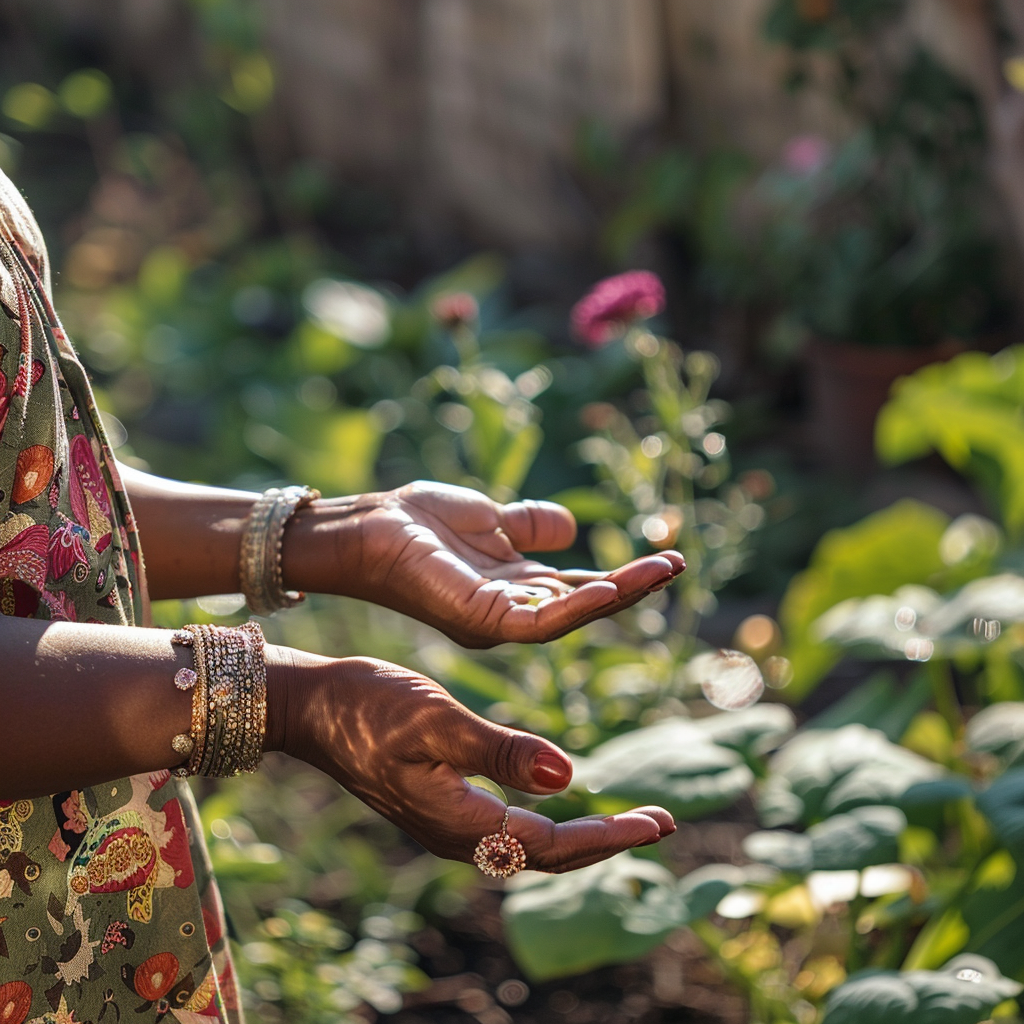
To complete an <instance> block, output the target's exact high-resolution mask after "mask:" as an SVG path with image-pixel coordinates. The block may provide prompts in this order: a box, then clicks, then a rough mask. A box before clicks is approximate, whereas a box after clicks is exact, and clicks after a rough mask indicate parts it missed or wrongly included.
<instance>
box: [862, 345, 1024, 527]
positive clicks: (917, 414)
mask: <svg viewBox="0 0 1024 1024" xmlns="http://www.w3.org/2000/svg"><path fill="white" fill-rule="evenodd" d="M1022 409H1024V347H1021V346H1015V347H1013V348H1008V349H1005V350H1004V351H1002V352H1000V353H999V354H998V355H995V356H988V355H985V354H983V353H980V352H965V353H964V354H963V355H960V356H957V357H956V358H955V359H951V360H950V361H949V362H946V363H936V364H934V365H932V366H926V367H925V368H924V369H922V370H918V371H917V373H915V374H913V375H912V376H910V377H906V378H904V379H903V380H901V381H898V382H897V384H896V386H895V387H894V388H893V397H892V398H891V399H890V401H889V402H888V403H887V404H886V405H885V406H884V407H883V408H882V410H881V412H880V413H879V416H878V420H877V422H876V425H875V447H876V450H877V451H878V454H879V457H880V458H881V459H882V460H883V461H884V462H887V463H889V464H890V465H895V464H897V463H900V462H905V461H907V460H908V459H915V458H919V457H920V456H922V455H927V454H928V453H929V452H930V451H937V452H938V453H939V454H940V455H941V456H942V457H943V458H944V459H945V460H946V461H947V462H948V463H949V464H950V465H951V466H953V467H954V468H956V469H960V470H970V469H972V468H973V466H974V464H975V460H976V458H977V456H979V455H981V456H985V457H987V458H988V459H990V460H991V461H992V463H994V464H995V465H996V466H997V467H998V470H999V473H1000V478H999V480H998V483H997V491H998V495H999V500H1000V504H1001V506H1002V510H1003V517H1004V520H1005V522H1006V526H1007V528H1008V529H1009V530H1010V532H1011V533H1016V534H1019V533H1020V532H1021V530H1022V529H1024V417H1022V416H1021V411H1022Z"/></svg>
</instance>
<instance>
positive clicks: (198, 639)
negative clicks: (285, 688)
mask: <svg viewBox="0 0 1024 1024" xmlns="http://www.w3.org/2000/svg"><path fill="white" fill-rule="evenodd" d="M319 497H320V492H319V491H315V490H313V489H312V488H309V487H286V488H284V489H281V490H279V489H278V488H276V487H275V488H271V489H270V490H268V491H266V492H264V494H263V495H262V496H261V497H260V498H259V499H258V500H257V501H256V503H255V504H254V505H253V508H252V511H251V512H250V514H249V518H248V520H247V521H246V524H245V529H244V531H243V533H242V542H241V551H240V559H239V574H240V577H241V581H242V592H243V593H244V594H245V598H246V602H247V603H248V605H249V608H250V609H251V610H252V611H253V612H255V613H256V614H257V615H272V614H273V613H274V612H276V611H278V610H279V609H281V608H290V607H292V606H293V605H296V604H298V603H299V602H300V601H302V600H303V598H304V595H303V594H301V593H296V592H292V591H287V590H285V589H284V574H283V571H282V567H281V549H282V545H283V540H284V528H285V526H286V525H287V523H288V520H289V519H291V517H292V516H293V515H294V514H295V513H296V512H297V511H298V510H299V509H300V508H304V507H305V506H306V505H308V504H310V502H313V501H315V500H316V499H317V498H319ZM171 639H172V642H173V643H176V644H180V645H182V646H185V647H191V648H192V651H193V654H194V657H195V661H194V666H193V667H192V668H183V669H179V670H178V672H177V673H176V674H175V677H174V685H175V686H177V687H178V688H179V689H181V690H191V691H192V724H191V729H190V731H189V732H188V733H179V734H178V735H177V736H175V737H174V739H173V740H172V741H171V746H172V747H173V748H174V751H175V752H176V753H178V754H180V755H181V756H182V758H184V761H183V762H182V763H181V764H180V765H179V766H178V767H177V768H175V769H174V774H175V775H177V776H178V777H179V778H186V777H188V776H189V775H208V776H214V777H217V778H228V777H230V776H232V775H237V774H238V773H239V772H254V771H256V769H257V768H258V767H259V763H260V759H261V757H262V756H263V742H264V739H265V737H266V731H267V667H266V660H265V658H264V654H263V631H262V630H261V629H260V627H259V626H258V625H257V624H256V623H255V622H246V623H245V624H244V625H241V626H235V627H227V626H195V625H192V626H185V627H184V628H183V629H180V630H178V631H176V632H175V634H174V636H173V637H172V638H171Z"/></svg>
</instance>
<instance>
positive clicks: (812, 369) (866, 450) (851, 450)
mask: <svg viewBox="0 0 1024 1024" xmlns="http://www.w3.org/2000/svg"><path fill="white" fill-rule="evenodd" d="M962 351H964V346H963V345H962V344H961V343H959V342H955V341H950V342H943V343H941V344H939V345H932V346H928V347H925V348H886V347H881V346H880V347H878V348H874V347H870V346H867V345H853V344H849V343H846V342H837V341H825V340H824V339H815V340H813V341H812V342H811V343H810V344H809V345H808V346H807V349H806V352H805V357H806V360H807V394H808V400H809V401H808V404H809V407H810V409H809V411H810V416H809V419H808V443H809V446H810V448H811V451H812V452H813V454H814V455H815V457H816V458H817V460H818V462H820V463H821V465H823V466H825V467H827V468H828V469H832V470H836V471H838V472H843V473H847V474H849V475H853V476H863V475H865V474H867V473H869V472H871V470H872V469H874V468H876V466H877V463H876V461H875V446H874V438H875V418H876V417H877V416H878V412H879V410H880V409H881V408H882V406H883V405H884V404H885V402H886V400H887V399H888V397H889V389H890V388H891V387H892V384H893V382H894V381H895V380H896V378H897V377H903V376H906V375H907V374H909V373H913V372H914V371H915V370H919V369H921V367H922V366H927V365H928V364H929V363H938V362H944V361H945V360H947V359H951V358H952V357H953V356H955V355H957V354H958V353H960V352H962Z"/></svg>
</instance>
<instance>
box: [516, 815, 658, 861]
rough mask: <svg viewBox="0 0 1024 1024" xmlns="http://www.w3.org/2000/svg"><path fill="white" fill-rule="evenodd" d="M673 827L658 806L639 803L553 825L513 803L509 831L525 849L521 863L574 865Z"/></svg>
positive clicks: (637, 843) (648, 841) (647, 840)
mask: <svg viewBox="0 0 1024 1024" xmlns="http://www.w3.org/2000/svg"><path fill="white" fill-rule="evenodd" d="M675 830H676V826H675V822H674V821H673V820H672V816H671V815H670V814H669V813H668V811H666V810H665V809H664V808H662V807H639V808H636V809H634V810H631V811H626V812H624V813H622V814H614V815H610V816H608V817H605V818H600V817H590V818H578V819H577V820H575V821H567V822H563V823H562V824H559V825H556V824H554V823H553V822H551V821H550V820H548V819H547V818H544V817H542V816H541V815H539V814H534V813H533V812H531V811H526V810H522V809H520V808H513V809H512V810H511V812H510V814H509V823H508V831H509V834H510V835H512V836H514V837H515V838H517V839H518V840H519V841H520V842H521V843H522V844H523V848H524V849H525V851H526V866H527V867H528V868H530V869H531V870H533V871H551V872H561V871H574V870H575V869H576V868H583V867H586V866H587V865H589V864H596V863H597V862H598V861H601V860H605V859H607V858H608V857H612V856H614V855H615V854H617V853H622V852H623V851H624V850H630V849H633V848H634V847H638V846H648V845H650V844H651V843H656V842H658V841H659V840H660V839H663V838H665V836H669V835H671V834H672V833H673V832H674V831H675Z"/></svg>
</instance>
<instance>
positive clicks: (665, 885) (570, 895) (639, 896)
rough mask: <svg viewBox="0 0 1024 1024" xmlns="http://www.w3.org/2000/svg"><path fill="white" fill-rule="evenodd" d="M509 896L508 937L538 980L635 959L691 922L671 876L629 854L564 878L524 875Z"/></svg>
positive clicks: (506, 907) (519, 959) (506, 903)
mask: <svg viewBox="0 0 1024 1024" xmlns="http://www.w3.org/2000/svg"><path fill="white" fill-rule="evenodd" d="M508 891H509V895H508V896H507V897H506V898H505V901H504V903H503V904H502V908H501V911H502V917H503V919H504V922H505V935H506V938H507V940H508V945H509V949H510V950H511V952H512V955H513V956H514V957H515V959H516V962H517V963H518V964H519V966H520V967H521V968H522V969H523V971H524V972H525V973H526V974H527V976H528V977H530V978H531V979H532V980H533V981H544V980H546V979H548V978H559V977H564V976H566V975H569V974H579V973H581V972H583V971H587V970H591V969H592V968H594V967H600V966H601V965H603V964H609V963H618V962H621V961H624V960H632V959H634V958H636V957H638V956H642V955H643V954H644V953H646V952H647V951H648V950H651V949H653V948H654V947H655V946H657V945H659V944H660V943H661V941H662V940H663V939H664V938H665V936H666V935H667V934H668V933H669V932H670V931H672V929H674V928H677V927H679V926H680V925H682V924H685V923H686V921H687V920H688V917H687V906H686V902H685V900H684V899H683V898H682V897H681V896H680V895H679V894H678V892H677V889H676V881H675V878H674V877H673V876H672V874H671V873H670V872H669V871H667V870H666V869H665V868H663V867H661V866H660V865H659V864H655V863H653V862H652V861H647V860H640V859H638V858H636V857H633V856H631V855H630V854H628V853H621V854H619V855H618V856H616V857H612V858H611V859H609V860H606V861H602V862H601V863H599V864H593V865H591V866H590V867H587V868H582V869H580V870H579V871H571V872H568V873H566V874H564V875H547V876H545V875H528V876H522V875H521V876H519V878H518V879H516V880H514V881H512V882H510V883H509V886H508ZM667 896H672V897H674V899H673V898H667ZM637 924H639V927H637Z"/></svg>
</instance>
